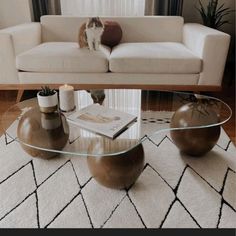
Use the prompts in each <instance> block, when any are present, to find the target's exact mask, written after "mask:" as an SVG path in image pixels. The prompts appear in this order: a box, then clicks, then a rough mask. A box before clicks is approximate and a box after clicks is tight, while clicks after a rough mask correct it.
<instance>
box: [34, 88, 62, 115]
mask: <svg viewBox="0 0 236 236" xmlns="http://www.w3.org/2000/svg"><path fill="white" fill-rule="evenodd" d="M37 98H38V104H39V109H40V111H41V112H43V113H52V112H55V111H56V110H57V106H58V97H57V92H56V90H55V89H50V88H49V87H48V86H45V87H42V90H41V91H39V92H38V93H37Z"/></svg>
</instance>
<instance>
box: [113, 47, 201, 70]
mask: <svg viewBox="0 0 236 236" xmlns="http://www.w3.org/2000/svg"><path fill="white" fill-rule="evenodd" d="M201 64H202V61H201V59H200V58H199V57H197V56H195V55H194V54H193V53H192V52H191V51H190V50H189V49H187V48H186V47H185V46H184V45H183V44H181V43H171V42H157V43H156V42H155V43H123V44H120V45H118V46H116V47H115V48H113V50H112V52H111V56H110V70H111V71H112V72H119V73H158V74H167V73H168V74H189V73H192V74H193V73H199V72H201Z"/></svg>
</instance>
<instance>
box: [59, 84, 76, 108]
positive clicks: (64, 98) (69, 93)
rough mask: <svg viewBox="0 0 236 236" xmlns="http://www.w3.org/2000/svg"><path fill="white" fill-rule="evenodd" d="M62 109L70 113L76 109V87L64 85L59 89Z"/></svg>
mask: <svg viewBox="0 0 236 236" xmlns="http://www.w3.org/2000/svg"><path fill="white" fill-rule="evenodd" d="M59 99H60V109H61V110H62V111H65V112H68V111H72V110H73V109H74V108H75V99H74V87H73V86H70V85H67V84H65V85H63V86H60V87H59Z"/></svg>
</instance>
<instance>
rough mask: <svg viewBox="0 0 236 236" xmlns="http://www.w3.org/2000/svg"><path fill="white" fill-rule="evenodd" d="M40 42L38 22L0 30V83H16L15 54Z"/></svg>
mask: <svg viewBox="0 0 236 236" xmlns="http://www.w3.org/2000/svg"><path fill="white" fill-rule="evenodd" d="M40 43H41V25H40V23H28V24H22V25H17V26H14V27H9V28H6V29H3V30H0V84H18V83H19V79H18V73H17V69H16V56H17V55H18V54H20V53H22V52H24V51H27V50H29V49H31V48H33V47H35V46H37V45H39V44H40Z"/></svg>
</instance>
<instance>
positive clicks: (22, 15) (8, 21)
mask: <svg viewBox="0 0 236 236" xmlns="http://www.w3.org/2000/svg"><path fill="white" fill-rule="evenodd" d="M30 2H31V0H0V29H1V28H5V27H9V26H13V25H17V24H21V23H26V22H31V10H30V9H31V8H30V6H31V5H30Z"/></svg>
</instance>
